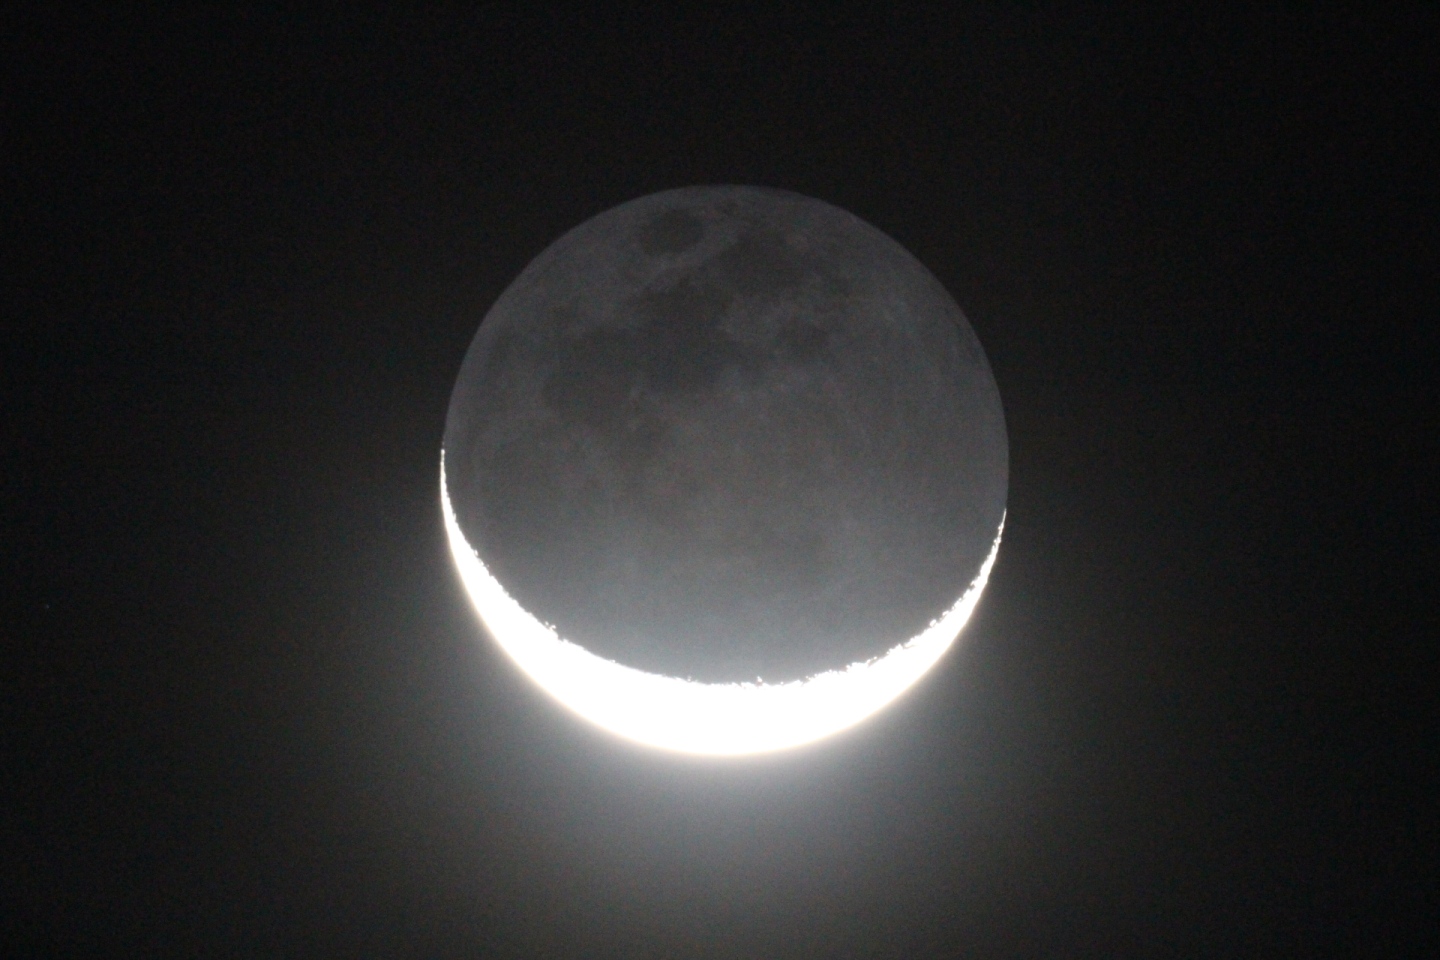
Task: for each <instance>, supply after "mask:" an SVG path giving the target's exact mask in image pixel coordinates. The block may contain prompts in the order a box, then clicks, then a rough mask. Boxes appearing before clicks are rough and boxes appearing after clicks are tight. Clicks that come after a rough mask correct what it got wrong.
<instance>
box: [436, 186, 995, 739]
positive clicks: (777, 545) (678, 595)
mask: <svg viewBox="0 0 1440 960" xmlns="http://www.w3.org/2000/svg"><path fill="white" fill-rule="evenodd" d="M1007 483H1008V445H1007V441H1006V434H1005V422H1004V413H1003V410H1002V408H1001V404H1000V396H999V391H998V389H997V387H996V384H995V380H994V377H993V375H992V374H991V371H990V366H989V363H988V361H987V359H986V357H985V353H984V350H983V349H982V348H981V346H980V343H979V341H978V340H977V339H976V337H975V333H974V331H973V330H972V329H971V327H970V325H969V323H968V321H967V320H966V319H965V316H964V314H963V313H962V312H961V310H960V308H959V307H958V306H957V305H956V304H955V301H954V300H953V299H952V298H951V297H950V295H949V294H948V293H947V292H946V291H945V289H944V288H943V287H942V286H941V284H940V283H939V281H937V280H936V279H935V277H934V276H933V275H932V274H931V273H930V272H929V271H928V270H927V269H926V268H925V267H924V266H923V265H922V264H921V263H920V262H919V261H918V260H916V259H915V258H914V257H913V256H911V255H910V254H909V253H908V252H907V251H905V250H904V249H903V248H902V247H901V246H900V245H899V244H898V243H896V242H895V241H894V240H892V239H890V238H889V237H887V236H886V235H885V234H883V233H881V232H880V231H879V230H877V229H875V228H874V227H872V226H870V225H869V224H867V223H865V222H864V221H862V220H860V219H859V218H857V217H855V216H853V215H851V214H849V213H847V212H845V211H843V210H840V209H838V208H836V207H834V206H831V205H829V204H827V203H824V202H822V201H819V200H815V199H811V198H808V197H803V196H800V195H797V194H793V193H788V192H784V191H778V190H766V189H760V188H754V187H737V186H709V187H689V188H684V189H679V190H669V191H665V192H662V193H657V194H652V195H650V196H645V197H641V198H639V199H636V200H632V201H630V202H628V203H624V204H622V205H620V206H618V207H615V208H613V209H611V210H608V211H606V212H604V213H601V214H599V215H598V216H596V217H593V218H592V219H590V220H588V221H586V222H585V223H583V224H581V225H580V226H578V227H576V228H574V229H573V230H571V231H570V232H568V233H566V234H565V235H564V236H562V237H560V239H558V240H557V241H555V243H553V244H552V245H551V246H550V247H549V248H547V249H546V250H545V251H543V252H542V253H541V254H540V255H539V256H538V257H536V258H535V259H534V260H533V261H532V262H531V263H530V264H529V265H528V266H527V267H526V268H525V270H524V271H522V273H521V274H520V276H519V277H517V278H516V279H515V281H514V282H513V283H512V284H511V285H510V287H509V288H507V289H506V290H505V292H504V293H503V294H502V295H501V297H500V298H499V300H498V301H497V302H496V303H495V305H494V306H493V307H492V308H491V310H490V311H489V313H488V314H487V315H486V317H485V319H484V321H483V322H482V323H481V325H480V329H479V331H478V332H477V334H476V335H475V338H474V340H473V341H472V342H471V345H470V348H469V351H468V352H467V353H466V355H465V359H464V361H463V363H462V365H461V369H460V373H459V376H458V378H457V380H456V383H455V387H454V390H453V392H452V394H451V400H450V407H449V411H448V414H447V418H446V425H445V436H444V441H443V444H442V450H441V463H440V500H441V510H442V515H443V518H444V523H445V529H446V533H447V536H448V539H449V544H450V548H451V553H452V555H453V557H454V560H455V563H456V567H457V569H458V571H459V574H460V577H461V580H462V582H463V584H464V586H465V588H466V590H467V592H468V593H469V595H470V598H471V601H472V603H473V604H474V606H475V609H476V611H477V613H478V614H479V616H480V618H481V620H482V621H483V622H484V624H485V626H486V628H487V630H488V632H489V633H490V634H491V636H492V637H493V638H494V640H495V641H496V642H497V643H498V644H499V645H500V646H501V648H502V649H504V650H505V652H506V653H507V654H509V656H510V657H511V658H512V659H513V660H514V662H515V663H516V664H517V665H518V666H519V667H520V668H521V670H522V671H524V672H525V673H526V674H528V675H529V676H530V677H531V678H532V679H533V680H534V681H535V683H537V684H538V685H539V686H540V687H541V688H542V689H543V690H545V691H546V692H548V693H549V694H550V695H551V696H553V697H554V698H555V699H557V700H558V701H559V702H560V703H562V704H563V705H565V706H566V707H568V708H569V709H571V710H572V711H574V712H575V713H577V714H579V715H580V716H582V717H584V718H585V719H587V720H589V721H591V722H593V723H595V724H597V725H598V726H600V727H602V728H605V729H607V730H609V731H611V732H613V733H615V734H618V735H620V736H622V737H626V738H628V739H631V740H634V741H637V742H640V743H643V744H648V745H651V746H654V747H660V748H663V749H668V750H674V751H679V752H685V753H696V754H718V755H736V754H752V753H763V752H767V751H772V750H780V749H785V748H789V747H795V746H798V745H801V744H805V743H809V742H813V741H815V740H819V739H821V738H824V737H826V736H828V735H830V734H833V733H836V732H837V731H840V730H843V729H845V728H847V727H850V726H853V725H854V724H856V723H859V722H860V721H862V720H864V719H865V718H866V717H868V716H870V715H872V714H874V713H875V712H876V711H878V710H880V709H882V708H883V707H884V706H885V705H886V704H888V703H890V702H892V701H893V700H895V699H896V698H897V697H899V696H900V695H901V694H903V693H904V692H905V690H906V689H908V688H909V687H911V686H912V685H913V684H914V683H915V682H916V681H917V680H919V679H920V677H921V676H923V675H924V674H925V673H926V672H927V671H928V670H929V669H930V668H931V667H932V666H934V664H935V663H936V662H938V661H939V660H940V658H941V657H942V656H943V655H944V654H945V652H946V650H947V649H949V647H950V646H951V645H952V644H953V642H954V640H955V638H956V637H957V636H958V635H959V633H960V631H961V630H962V628H963V627H964V625H965V623H966V621H967V620H968V619H969V617H970V615H971V613H972V611H973V610H974V608H975V606H976V604H977V603H978V601H979V598H980V594H981V592H982V591H983V589H984V587H985V584H986V582H987V580H988V578H989V575H990V572H991V569H992V568H993V566H994V563H995V558H996V555H997V553H998V550H999V545H1000V538H1001V533H1002V531H1003V527H1004V519H1005V498H1006V487H1007Z"/></svg>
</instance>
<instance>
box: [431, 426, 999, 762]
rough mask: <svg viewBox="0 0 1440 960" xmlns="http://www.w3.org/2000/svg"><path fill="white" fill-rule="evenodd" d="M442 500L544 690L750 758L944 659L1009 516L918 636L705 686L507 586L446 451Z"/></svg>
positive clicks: (864, 713) (840, 718) (640, 732)
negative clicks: (849, 657) (814, 664)
mask: <svg viewBox="0 0 1440 960" xmlns="http://www.w3.org/2000/svg"><path fill="white" fill-rule="evenodd" d="M440 501H441V509H442V511H443V513H444V517H445V530H446V533H447V534H448V536H449V542H450V551H451V554H452V555H453V557H454V558H455V564H456V567H457V568H458V570H459V572H460V578H461V580H462V581H463V583H464V584H465V589H466V590H467V591H468V593H469V595H470V599H471V601H472V602H473V603H474V605H475V609H476V611H477V613H478V614H479V615H480V618H481V620H482V621H483V622H484V623H485V626H486V627H487V628H488V629H489V631H490V633H491V635H492V636H493V637H494V638H495V640H496V642H497V643H499V644H500V646H501V648H503V649H504V650H505V652H506V653H507V654H509V656H510V657H511V659H513V660H514V661H515V663H516V664H517V665H518V666H519V667H520V669H521V670H523V671H524V672H525V673H526V674H527V675H529V677H530V678H531V679H532V680H534V681H535V682H536V683H537V684H538V685H539V686H540V687H541V688H542V689H543V690H545V691H546V692H547V693H549V694H550V695H551V696H553V697H554V698H555V699H557V700H559V701H560V702H561V703H562V704H564V705H565V706H566V707H568V708H569V709H570V710H572V711H574V712H575V713H577V714H579V715H580V716H582V717H584V718H585V719H586V720H589V721H590V722H591V723H594V724H595V725H597V726H599V727H601V728H603V729H605V730H608V731H610V732H611V733H614V734H617V735H619V736H621V737H625V738H627V739H629V740H633V741H636V742H638V743H642V744H646V745H649V746H652V747H659V748H662V749H666V750H674V751H678V752H681V753H690V754H705V755H715V756H723V755H744V754H757V753H766V752H770V751H775V750H783V749H786V748H789V747H797V746H800V745H802V744H806V743H812V742H814V741H816V740H820V739H822V738H824V737H827V736H830V735H831V734H834V733H837V732H839V731H841V730H844V729H846V728H848V727H851V726H854V725H855V724H857V723H859V722H860V721H862V720H864V719H865V718H866V717H869V716H871V715H873V714H874V713H875V712H877V711H878V710H880V709H882V708H883V707H885V706H886V705H887V704H889V703H891V702H892V701H894V700H895V699H896V698H897V697H899V696H900V695H901V694H902V693H904V692H905V690H907V689H908V688H909V687H911V686H912V685H913V684H914V683H915V682H916V681H917V680H919V679H920V678H921V677H922V676H924V674H925V673H926V671H928V670H929V669H930V668H931V667H932V666H934V665H935V663H936V662H937V661H938V660H939V659H940V658H941V656H943V655H944V653H945V651H946V650H948V649H949V648H950V646H951V644H952V643H953V642H954V641H955V638H956V637H957V636H958V635H959V633H960V631H961V630H962V629H963V628H964V626H965V624H966V622H967V621H968V620H969V619H970V615H971V613H972V612H973V611H974V609H975V605H976V603H978V602H979V599H980V594H981V592H982V591H983V590H984V588H985V584H986V581H987V580H988V579H989V576H990V570H991V568H992V567H993V566H994V563H995V557H996V554H997V552H998V551H999V549H1000V537H1001V534H1002V533H1003V531H1004V526H1005V521H1004V516H1003V514H1002V516H1001V520H1000V526H999V529H997V530H996V532H995V539H994V542H993V544H992V545H991V547H990V552H989V554H988V555H987V557H986V558H985V561H984V563H983V564H982V565H981V567H980V571H979V573H978V575H977V576H976V577H975V579H974V581H973V582H972V583H971V584H970V586H969V588H968V589H966V591H965V592H964V594H963V595H962V596H961V597H960V599H959V600H958V601H957V602H956V603H955V605H954V606H952V607H951V608H950V609H949V610H948V611H947V612H946V613H945V614H944V615H943V616H941V617H939V618H938V619H936V620H935V621H934V622H933V623H931V624H930V625H929V627H928V628H926V629H925V630H924V631H922V632H921V633H920V634H919V635H918V636H916V637H914V638H913V639H911V640H909V641H907V642H905V643H903V644H900V645H899V646H896V647H894V648H892V649H891V650H889V651H888V652H886V653H884V654H883V655H881V656H879V657H877V658H875V659H873V660H870V661H866V662H861V663H853V664H851V665H850V666H849V667H846V668H844V669H841V670H832V671H825V672H822V673H818V674H816V675H814V676H811V677H808V678H805V679H802V680H796V681H792V682H788V683H776V684H766V683H698V682H695V681H691V680H684V679H679V678H676V677H667V676H662V675H659V674H654V673H647V672H645V671H642V670H636V669H634V668H632V667H627V666H624V665H622V664H619V663H615V662H613V661H610V660H606V659H604V658H603V657H599V656H596V655H595V654H593V653H591V652H589V651H588V650H585V649H584V648H582V647H580V646H577V645H576V644H574V643H571V642H570V641H568V640H565V639H564V638H562V637H560V636H559V635H558V634H557V633H556V632H555V630H553V629H552V628H550V627H548V626H546V625H545V624H543V623H541V622H540V620H539V619H537V618H536V617H535V616H534V615H533V614H531V613H530V612H529V611H527V610H525V609H524V608H523V607H522V606H521V605H520V604H519V603H518V602H516V600H515V599H514V598H512V597H511V596H510V594H509V593H507V592H506V590H505V588H504V587H503V586H502V585H501V584H500V582H499V581H498V580H496V579H495V577H494V576H492V575H491V573H490V571H489V570H488V569H487V568H486V566H485V564H484V562H483V561H481V559H480V557H479V555H478V554H477V553H476V551H475V549H474V548H473V547H472V546H471V545H470V543H469V542H468V541H467V540H466V538H465V535H464V533H463V532H462V531H461V529H460V524H459V522H458V521H457V519H456V516H455V510H454V508H453V507H452V505H451V503H450V494H449V488H448V486H447V483H446V478H445V463H444V457H443V455H442V457H441V465H440Z"/></svg>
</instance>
